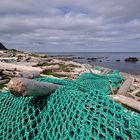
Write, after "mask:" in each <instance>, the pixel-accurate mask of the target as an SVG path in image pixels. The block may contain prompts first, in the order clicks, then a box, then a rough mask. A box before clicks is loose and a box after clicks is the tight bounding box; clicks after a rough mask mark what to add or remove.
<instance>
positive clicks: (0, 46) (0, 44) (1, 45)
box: [0, 42, 8, 50]
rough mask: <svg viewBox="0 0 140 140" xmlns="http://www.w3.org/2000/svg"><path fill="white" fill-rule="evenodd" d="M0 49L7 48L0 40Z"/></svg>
mask: <svg viewBox="0 0 140 140" xmlns="http://www.w3.org/2000/svg"><path fill="white" fill-rule="evenodd" d="M0 50H8V49H7V48H6V47H5V46H4V45H3V44H2V43H1V42H0Z"/></svg>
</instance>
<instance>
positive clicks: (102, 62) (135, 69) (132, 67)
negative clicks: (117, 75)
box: [46, 52, 140, 74]
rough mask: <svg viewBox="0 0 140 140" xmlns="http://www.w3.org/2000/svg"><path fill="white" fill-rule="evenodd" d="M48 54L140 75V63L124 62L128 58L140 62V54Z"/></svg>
mask: <svg viewBox="0 0 140 140" xmlns="http://www.w3.org/2000/svg"><path fill="white" fill-rule="evenodd" d="M46 54H48V55H50V56H64V57H70V58H73V59H74V61H77V62H80V63H87V64H90V65H92V66H103V67H108V68H111V69H117V70H119V71H121V72H127V73H131V74H140V61H138V62H136V63H133V62H125V61H124V60H125V58H128V57H137V58H139V60H140V52H131V53H130V52H49V53H48V52H47V53H46ZM90 58H97V59H96V61H90V60H89V59H90ZM117 60H118V61H117Z"/></svg>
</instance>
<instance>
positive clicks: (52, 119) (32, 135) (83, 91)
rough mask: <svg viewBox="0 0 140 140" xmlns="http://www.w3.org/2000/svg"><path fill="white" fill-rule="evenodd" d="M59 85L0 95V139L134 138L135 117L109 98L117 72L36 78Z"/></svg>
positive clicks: (138, 132)
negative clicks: (37, 94)
mask: <svg viewBox="0 0 140 140" xmlns="http://www.w3.org/2000/svg"><path fill="white" fill-rule="evenodd" d="M35 80H38V81H42V82H50V83H57V84H61V85H62V86H61V87H60V88H58V89H57V90H56V91H55V92H54V93H53V94H51V95H50V96H47V97H41V98H34V97H26V98H25V97H14V96H13V95H12V94H10V93H9V92H4V93H1V94H0V139H1V140H5V139H12V140H17V139H21V140H26V139H29V140H32V139H34V140H43V139H45V140H78V139H79V140H84V139H85V140H98V139H105V140H113V139H114V140H116V139H117V140H125V139H126V140H127V139H133V140H137V139H139V138H140V115H139V114H137V113H134V112H130V111H128V110H126V109H125V108H124V107H122V106H121V105H119V104H117V103H116V102H114V101H113V100H112V99H110V98H109V97H108V94H110V93H111V90H110V86H112V87H113V88H117V87H119V85H120V83H121V81H122V80H123V79H122V77H121V76H120V75H119V73H118V72H112V73H110V75H108V76H100V75H94V74H90V73H85V74H83V75H81V76H79V77H78V78H77V80H75V81H71V80H59V79H52V78H38V79H35Z"/></svg>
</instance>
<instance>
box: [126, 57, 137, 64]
mask: <svg viewBox="0 0 140 140" xmlns="http://www.w3.org/2000/svg"><path fill="white" fill-rule="evenodd" d="M137 61H139V59H138V58H137V57H129V58H126V59H125V62H134V63H135V62H137Z"/></svg>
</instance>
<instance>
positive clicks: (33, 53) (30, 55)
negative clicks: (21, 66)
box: [30, 53, 40, 57]
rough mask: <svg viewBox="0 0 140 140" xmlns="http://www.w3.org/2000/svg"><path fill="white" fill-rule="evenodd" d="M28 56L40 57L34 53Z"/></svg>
mask: <svg viewBox="0 0 140 140" xmlns="http://www.w3.org/2000/svg"><path fill="white" fill-rule="evenodd" d="M30 56H33V57H40V56H39V55H38V54H34V53H32V54H31V55H30Z"/></svg>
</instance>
